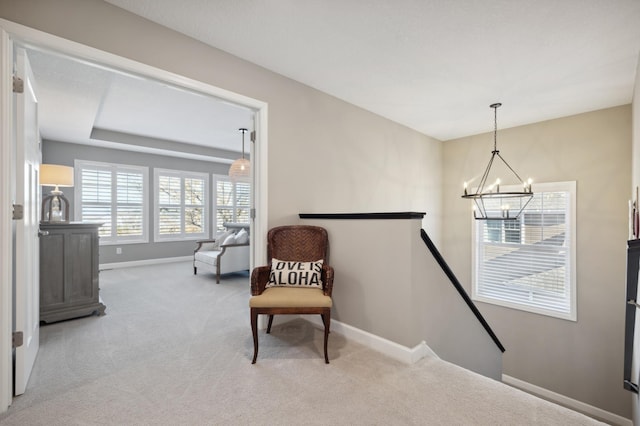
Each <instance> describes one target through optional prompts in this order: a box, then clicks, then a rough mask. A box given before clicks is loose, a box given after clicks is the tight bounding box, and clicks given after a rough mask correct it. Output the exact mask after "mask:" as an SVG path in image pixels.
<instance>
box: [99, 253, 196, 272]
mask: <svg viewBox="0 0 640 426" xmlns="http://www.w3.org/2000/svg"><path fill="white" fill-rule="evenodd" d="M186 260H193V256H178V257H162V258H159V259H144V260H130V261H128V262H114V263H101V264H100V267H99V269H100V270H101V271H104V270H106V269H119V268H131V267H134V266H146V265H157V264H159V263H172V262H184V261H186Z"/></svg>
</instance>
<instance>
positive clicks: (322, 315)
mask: <svg viewBox="0 0 640 426" xmlns="http://www.w3.org/2000/svg"><path fill="white" fill-rule="evenodd" d="M320 318H322V323H323V324H324V323H325V322H324V314H320ZM329 333H331V329H329Z"/></svg>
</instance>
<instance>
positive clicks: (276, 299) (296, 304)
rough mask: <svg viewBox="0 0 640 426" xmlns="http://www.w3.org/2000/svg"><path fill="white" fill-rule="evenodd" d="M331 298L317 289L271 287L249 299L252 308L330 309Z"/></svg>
mask: <svg viewBox="0 0 640 426" xmlns="http://www.w3.org/2000/svg"><path fill="white" fill-rule="evenodd" d="M331 304H332V303H331V297H329V296H325V295H324V293H323V292H322V290H320V289H317V288H291V287H271V288H267V289H265V290H264V291H263V292H262V294H261V295H259V296H253V297H252V298H251V299H249V306H250V307H252V308H330V307H331Z"/></svg>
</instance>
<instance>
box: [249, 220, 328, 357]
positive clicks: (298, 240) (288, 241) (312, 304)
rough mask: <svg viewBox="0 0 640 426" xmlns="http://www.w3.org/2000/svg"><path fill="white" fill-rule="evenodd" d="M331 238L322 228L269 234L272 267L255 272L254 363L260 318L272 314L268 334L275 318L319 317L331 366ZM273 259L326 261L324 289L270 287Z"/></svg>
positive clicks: (297, 228) (251, 303)
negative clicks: (329, 255) (329, 340)
mask: <svg viewBox="0 0 640 426" xmlns="http://www.w3.org/2000/svg"><path fill="white" fill-rule="evenodd" d="M328 251H329V238H328V236H327V231H326V230H325V229H324V228H321V227H318V226H307V225H293V226H280V227H277V228H273V229H271V230H269V232H268V233H267V258H268V261H269V265H267V266H258V267H256V268H254V270H253V271H252V273H251V295H252V297H251V299H250V301H249V306H250V308H251V331H252V333H253V350H254V352H253V361H252V364H255V363H256V359H257V358H258V330H257V328H258V315H260V314H263V315H269V323H268V325H267V333H271V324H272V323H273V316H274V315H292V314H295V315H301V314H319V315H320V316H321V317H322V322H323V324H324V360H325V362H326V363H327V364H328V363H329V356H328V355H327V341H328V337H329V325H330V322H331V306H332V300H331V292H332V290H333V268H332V267H331V266H329V265H327V261H328ZM272 259H278V260H286V261H297V262H313V261H317V260H320V259H322V260H323V261H324V263H323V266H322V272H321V281H322V289H319V288H290V287H269V288H267V287H266V285H267V283H268V282H269V276H270V272H271V261H272Z"/></svg>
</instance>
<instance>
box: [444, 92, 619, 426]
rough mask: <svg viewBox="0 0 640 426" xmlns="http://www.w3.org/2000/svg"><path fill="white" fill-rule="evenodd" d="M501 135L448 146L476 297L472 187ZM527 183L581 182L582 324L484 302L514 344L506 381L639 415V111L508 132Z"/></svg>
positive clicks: (452, 241)
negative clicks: (631, 203) (630, 325)
mask: <svg viewBox="0 0 640 426" xmlns="http://www.w3.org/2000/svg"><path fill="white" fill-rule="evenodd" d="M492 145H493V135H492V134H484V135H477V136H472V137H467V138H462V139H458V140H454V141H448V142H446V143H445V144H444V163H443V167H444V175H443V181H444V182H445V184H444V187H443V209H444V211H445V212H446V215H444V222H443V233H442V235H443V241H444V253H445V258H446V259H447V260H448V262H449V263H450V266H451V268H452V269H453V271H454V272H455V273H456V274H457V275H458V278H459V279H460V281H461V282H462V283H464V284H465V285H467V289H468V291H470V290H471V289H470V285H471V244H470V241H471V226H472V224H471V219H470V211H471V206H470V205H469V202H468V201H466V200H463V199H461V198H460V192H461V190H462V184H463V182H464V181H465V180H466V179H469V177H470V176H473V175H475V174H477V173H481V172H482V171H483V170H484V167H485V166H486V162H487V161H488V159H489V156H490V151H491V149H492ZM498 148H499V149H500V151H501V154H502V155H503V156H504V157H505V159H506V160H507V161H508V162H509V163H510V164H511V166H513V167H514V169H515V170H516V171H517V172H518V173H519V174H520V175H521V176H523V177H524V176H532V177H533V179H534V186H533V190H534V191H535V182H553V181H569V180H575V181H576V182H577V260H576V262H577V300H578V306H577V309H578V320H577V322H572V321H566V320H561V319H555V318H551V317H547V316H542V315H537V314H532V313H527V312H522V311H518V310H513V309H509V308H504V307H500V306H495V305H490V304H486V303H481V302H478V307H479V309H480V311H481V312H482V313H483V314H484V315H485V316H486V319H487V321H488V322H489V324H491V326H492V327H494V329H495V331H496V334H497V335H498V336H499V337H500V339H501V340H502V342H503V344H504V346H505V347H506V352H505V354H504V357H503V367H504V374H506V375H509V376H512V377H515V378H517V379H520V380H523V381H525V382H529V383H532V384H534V385H537V386H540V387H543V388H546V389H548V390H551V391H553V392H557V393H560V394H562V395H566V396H568V397H570V398H574V399H577V400H579V401H582V402H585V403H587V404H590V405H593V406H595V407H598V408H601V409H604V410H607V411H610V412H613V413H615V414H618V415H621V416H624V417H627V418H629V417H630V415H631V411H630V403H629V401H630V399H629V395H628V393H627V391H625V390H624V389H623V388H622V373H623V371H622V368H623V346H624V308H625V304H624V297H625V265H626V240H627V237H628V234H627V229H628V228H627V211H628V199H629V194H630V182H631V158H630V157H631V107H630V106H629V105H627V106H621V107H616V108H611V109H606V110H601V111H596V112H591V113H586V114H581V115H576V116H572V117H566V118H560V119H557V120H551V121H546V122H541V123H536V124H532V125H527V126H522V127H517V128H512V129H505V130H499V132H498Z"/></svg>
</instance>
